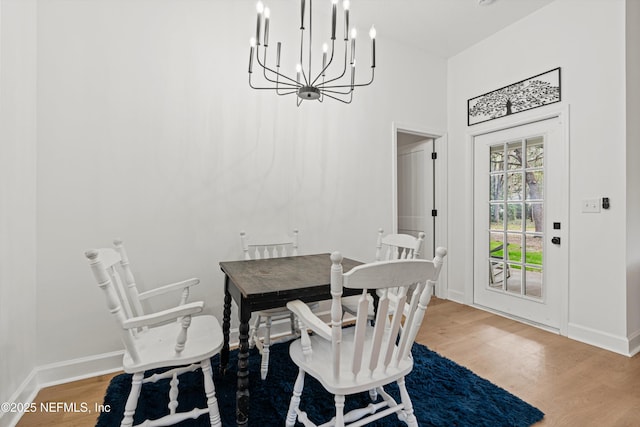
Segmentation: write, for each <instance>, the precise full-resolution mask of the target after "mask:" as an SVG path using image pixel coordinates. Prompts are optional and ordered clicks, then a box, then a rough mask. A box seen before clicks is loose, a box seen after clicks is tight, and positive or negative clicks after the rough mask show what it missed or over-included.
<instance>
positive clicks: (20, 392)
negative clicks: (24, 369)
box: [0, 369, 40, 427]
mask: <svg viewBox="0 0 640 427" xmlns="http://www.w3.org/2000/svg"><path fill="white" fill-rule="evenodd" d="M39 390H40V387H38V378H37V369H34V370H33V371H31V373H30V374H29V375H28V376H27V378H26V379H25V380H24V381H23V382H22V384H20V387H18V389H17V390H16V391H15V392H14V393H13V395H12V396H11V398H10V399H9V402H7V403H9V404H14V403H20V404H22V403H31V402H33V399H35V397H36V394H38V391H39ZM3 403H4V402H3ZM21 417H22V412H17V411H16V412H5V411H0V427H15V425H16V424H18V421H20V418H21Z"/></svg>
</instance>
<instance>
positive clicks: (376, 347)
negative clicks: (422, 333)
mask: <svg viewBox="0 0 640 427" xmlns="http://www.w3.org/2000/svg"><path fill="white" fill-rule="evenodd" d="M445 255H446V250H445V249H444V248H438V249H437V250H436V257H435V258H434V259H433V261H428V260H413V259H405V260H392V261H383V262H376V263H371V264H364V265H361V266H358V267H355V268H353V269H352V270H351V271H349V272H347V273H344V274H343V271H342V264H341V262H342V256H341V255H340V254H339V253H337V252H335V253H333V254H332V255H331V261H332V267H331V296H332V303H331V324H330V325H327V324H325V323H324V322H323V321H322V320H321V319H319V318H318V317H316V316H315V315H314V314H313V313H312V312H311V310H310V309H309V308H308V306H307V305H306V304H304V303H303V302H301V301H292V302H289V303H287V307H288V308H289V309H290V310H291V311H293V312H294V313H296V315H297V316H298V318H299V320H300V322H301V323H302V325H303V326H305V327H303V328H302V329H301V333H302V336H301V337H300V338H299V339H297V340H296V341H294V342H293V343H292V344H291V346H290V347H289V354H290V356H291V359H292V360H293V362H294V363H295V364H296V365H297V366H298V368H299V372H298V377H297V379H296V381H295V384H294V388H293V395H292V397H291V401H290V404H289V410H288V412H287V418H286V426H288V427H293V426H294V425H295V423H296V420H297V421H299V422H301V423H302V424H304V425H305V426H306V427H311V426H313V427H316V426H317V425H316V424H315V423H314V422H312V421H311V420H309V419H308V417H307V415H306V413H305V412H304V411H303V410H302V409H300V398H301V395H302V393H303V392H304V391H303V389H304V380H305V375H306V374H309V375H311V376H313V377H314V378H316V379H317V380H318V381H319V382H320V384H322V385H323V387H324V388H325V389H326V390H327V391H329V392H330V393H332V394H333V395H334V402H335V408H336V412H335V419H333V420H331V421H330V422H329V423H328V424H327V425H335V426H336V427H343V426H349V425H354V426H355V425H357V426H361V425H364V424H367V423H370V422H372V421H374V420H377V419H379V418H382V417H384V416H387V415H391V414H394V413H395V414H396V415H397V417H398V419H399V420H401V421H403V422H404V423H406V424H407V425H409V426H412V427H417V426H418V422H417V420H416V417H415V415H414V413H413V405H412V403H411V399H410V397H409V393H408V392H407V388H406V386H405V381H404V378H405V376H406V375H408V374H409V373H410V372H411V370H412V369H413V358H412V357H411V347H412V346H413V342H414V341H415V338H416V334H417V333H418V330H419V328H420V325H421V323H422V320H423V318H424V314H425V310H426V308H427V304H428V303H429V300H430V298H431V291H432V288H433V286H434V285H435V281H436V280H437V279H438V276H439V273H440V269H441V267H442V263H443V258H444V256H445ZM412 286H415V291H414V292H413V294H412V296H411V298H410V300H408V298H407V291H408V290H409V288H410V287H412ZM343 287H344V288H352V289H361V290H362V294H361V296H360V302H359V306H358V310H357V313H356V323H355V327H348V328H342V291H343ZM392 288H397V289H398V291H397V293H396V296H397V297H398V300H399V304H401V305H402V306H405V303H406V309H405V310H403V311H400V310H396V311H395V313H393V314H392V315H391V314H390V312H389V306H390V301H389V298H388V293H389V292H390V289H392ZM369 289H376V290H378V291H381V293H382V297H381V298H380V304H379V305H378V311H377V314H376V321H375V324H374V325H371V322H369V320H368V317H369V316H368V311H369V308H368V306H369V303H368V301H367V298H366V295H367V293H368V291H369ZM407 300H408V302H407ZM307 328H309V329H310V330H311V331H312V332H313V335H309V333H308V332H307ZM393 382H396V383H397V385H398V387H399V389H400V396H401V402H399V403H398V402H396V401H395V400H394V399H393V398H392V397H391V396H390V395H389V394H388V393H387V392H386V391H385V390H384V386H385V385H387V384H390V383H393ZM372 390H375V393H372ZM367 391H369V395H370V396H371V398H372V400H373V399H375V398H377V395H380V396H381V397H382V399H381V401H380V402H372V403H371V404H369V405H368V406H366V407H364V408H360V409H355V410H352V411H350V412H348V413H346V414H345V413H344V402H345V396H346V395H352V394H356V393H361V392H367ZM323 425H324V424H323Z"/></svg>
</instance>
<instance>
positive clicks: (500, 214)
mask: <svg viewBox="0 0 640 427" xmlns="http://www.w3.org/2000/svg"><path fill="white" fill-rule="evenodd" d="M489 228H490V229H491V230H504V204H503V203H491V204H490V205H489Z"/></svg>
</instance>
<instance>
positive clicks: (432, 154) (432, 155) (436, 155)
mask: <svg viewBox="0 0 640 427" xmlns="http://www.w3.org/2000/svg"><path fill="white" fill-rule="evenodd" d="M437 158H438V153H436V152H433V153H431V159H432V160H435V159H437Z"/></svg>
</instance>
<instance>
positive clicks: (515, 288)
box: [505, 263, 522, 295]
mask: <svg viewBox="0 0 640 427" xmlns="http://www.w3.org/2000/svg"><path fill="white" fill-rule="evenodd" d="M521 268H522V267H521V266H520V265H518V264H510V263H508V264H507V267H506V271H505V275H506V276H507V287H506V290H507V292H510V293H513V294H518V295H521V294H522V274H521Z"/></svg>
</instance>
